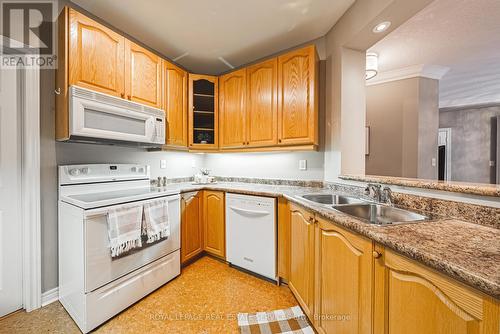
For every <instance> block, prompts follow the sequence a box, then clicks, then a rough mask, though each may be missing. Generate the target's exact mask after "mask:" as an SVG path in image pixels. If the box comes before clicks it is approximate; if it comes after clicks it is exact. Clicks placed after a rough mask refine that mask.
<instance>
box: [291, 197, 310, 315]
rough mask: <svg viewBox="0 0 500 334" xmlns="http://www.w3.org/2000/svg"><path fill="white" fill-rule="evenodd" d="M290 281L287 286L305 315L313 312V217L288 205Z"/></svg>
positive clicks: (307, 212) (300, 209) (292, 205)
mask: <svg viewBox="0 0 500 334" xmlns="http://www.w3.org/2000/svg"><path fill="white" fill-rule="evenodd" d="M289 277H290V279H289V281H288V286H289V287H290V289H291V290H292V292H293V293H294V295H295V297H296V298H297V300H298V302H299V304H300V306H302V309H303V310H304V312H305V314H306V315H307V316H308V317H309V318H310V319H312V316H313V310H314V293H313V292H314V215H313V214H312V213H311V212H309V211H307V210H304V209H302V208H300V207H298V206H296V205H294V204H290V276H289Z"/></svg>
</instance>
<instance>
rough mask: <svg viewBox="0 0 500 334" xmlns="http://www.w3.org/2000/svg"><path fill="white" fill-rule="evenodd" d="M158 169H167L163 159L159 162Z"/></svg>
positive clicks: (165, 161)
mask: <svg viewBox="0 0 500 334" xmlns="http://www.w3.org/2000/svg"><path fill="white" fill-rule="evenodd" d="M160 168H161V169H165V168H167V160H164V159H161V160H160Z"/></svg>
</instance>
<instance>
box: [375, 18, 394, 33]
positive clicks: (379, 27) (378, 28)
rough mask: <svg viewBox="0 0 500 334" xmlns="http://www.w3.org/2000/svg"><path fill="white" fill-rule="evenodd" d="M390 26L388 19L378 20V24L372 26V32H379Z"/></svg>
mask: <svg viewBox="0 0 500 334" xmlns="http://www.w3.org/2000/svg"><path fill="white" fill-rule="evenodd" d="M390 26H391V22H389V21H384V22H380V23H379V24H377V25H376V26H375V27H374V28H373V30H372V31H373V32H374V33H377V34H378V33H381V32H384V31H386V30H387V28H389V27H390Z"/></svg>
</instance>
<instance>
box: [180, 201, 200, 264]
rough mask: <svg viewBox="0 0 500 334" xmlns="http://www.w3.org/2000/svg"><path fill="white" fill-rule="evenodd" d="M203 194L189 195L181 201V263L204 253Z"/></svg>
mask: <svg viewBox="0 0 500 334" xmlns="http://www.w3.org/2000/svg"><path fill="white" fill-rule="evenodd" d="M202 201H203V198H202V195H201V192H194V193H187V194H184V195H183V196H182V200H181V209H182V215H181V263H185V262H187V261H189V260H190V259H192V258H193V257H195V256H196V255H198V254H200V253H201V252H202V251H203V233H202V231H203V230H202V228H203V226H202V215H203V211H202Z"/></svg>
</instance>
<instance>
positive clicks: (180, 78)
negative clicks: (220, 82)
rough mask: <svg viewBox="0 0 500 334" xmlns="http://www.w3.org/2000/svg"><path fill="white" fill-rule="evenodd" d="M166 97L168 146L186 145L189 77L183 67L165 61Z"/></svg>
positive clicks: (164, 100)
mask: <svg viewBox="0 0 500 334" xmlns="http://www.w3.org/2000/svg"><path fill="white" fill-rule="evenodd" d="M163 77H164V81H163V82H164V84H165V86H164V89H163V93H164V97H163V109H164V110H165V113H166V120H167V122H166V123H167V124H166V126H167V132H166V134H167V136H166V140H167V143H166V144H167V146H172V147H186V148H187V145H188V140H187V130H188V129H187V127H188V125H187V124H188V114H187V77H188V74H187V72H186V71H184V70H183V69H181V68H179V67H177V66H175V65H174V64H171V63H169V62H168V61H163Z"/></svg>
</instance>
